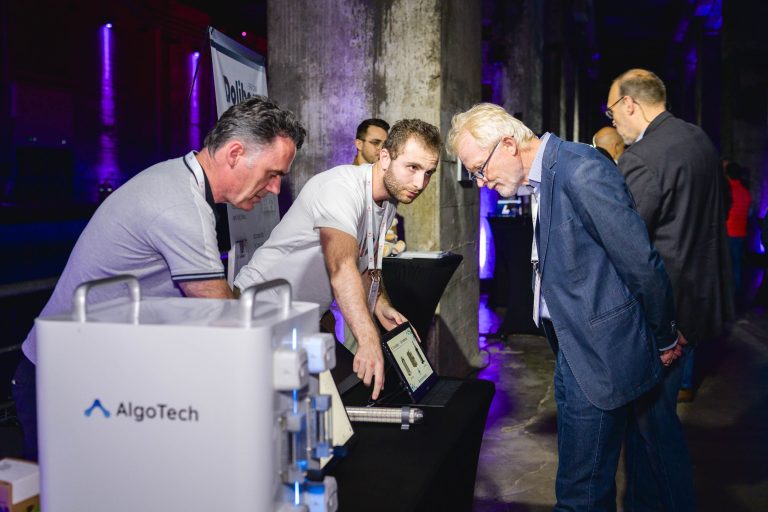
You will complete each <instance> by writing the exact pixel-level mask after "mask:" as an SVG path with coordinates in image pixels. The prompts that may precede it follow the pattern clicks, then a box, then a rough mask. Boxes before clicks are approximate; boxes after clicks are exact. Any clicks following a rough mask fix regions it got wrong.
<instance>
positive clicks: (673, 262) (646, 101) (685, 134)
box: [605, 69, 733, 510]
mask: <svg viewBox="0 0 768 512" xmlns="http://www.w3.org/2000/svg"><path fill="white" fill-rule="evenodd" d="M666 100H667V98H666V87H665V86H664V82H662V81H661V79H660V78H659V77H658V76H656V75H655V74H654V73H652V72H651V71H648V70H645V69H631V70H629V71H627V72H625V73H623V74H622V75H620V76H619V77H617V78H616V79H615V80H614V81H613V84H612V85H611V88H610V91H609V92H608V101H607V105H609V107H608V109H607V110H606V112H605V114H606V115H607V116H608V118H609V119H611V120H612V121H613V125H614V126H615V127H616V129H617V130H618V132H619V134H620V135H621V137H622V138H623V139H624V142H625V143H627V144H628V145H629V144H631V145H630V146H629V147H628V148H627V150H626V151H625V152H624V153H623V154H622V156H621V158H619V162H618V164H619V170H620V171H621V173H622V174H623V175H624V178H625V180H626V182H627V186H628V187H629V190H630V192H631V193H632V196H633V197H634V199H635V202H636V204H637V210H638V212H639V213H640V216H641V217H642V218H643V220H644V221H645V224H646V227H647V229H648V234H649V236H650V239H651V242H652V243H653V244H654V245H655V246H656V249H657V250H658V251H659V254H660V255H661V257H662V259H663V260H664V264H665V266H666V268H667V272H668V273H669V277H670V279H671V281H672V288H673V289H674V294H675V307H676V310H677V321H678V327H679V329H680V332H681V333H682V334H683V335H684V336H685V338H686V339H687V340H688V341H689V342H690V343H691V346H693V345H695V344H697V343H699V342H701V341H703V340H707V339H711V338H714V337H716V336H718V335H719V334H720V332H721V331H722V328H723V325H724V324H725V322H726V321H728V320H729V319H731V318H732V317H733V300H732V297H733V295H732V291H731V286H732V281H731V273H730V272H731V271H730V269H731V265H730V256H729V254H728V245H727V243H728V242H727V238H726V232H725V218H726V212H725V207H724V204H723V202H724V201H723V197H724V196H723V188H722V185H723V180H722V176H721V174H720V166H719V163H718V155H717V151H716V150H715V147H714V145H713V144H712V142H711V141H710V140H709V137H707V135H706V133H704V131H703V130H702V129H701V128H699V127H698V126H695V125H693V124H690V123H687V122H685V121H683V120H682V119H678V118H676V117H675V116H673V115H672V114H671V113H669V112H668V111H667V109H666ZM684 352H685V353H684V356H683V358H682V359H681V360H680V361H678V362H677V363H675V364H673V365H672V366H670V367H669V368H665V370H664V374H665V375H664V381H663V386H661V387H660V388H659V389H658V390H656V391H655V394H654V395H651V396H649V400H648V403H647V404H646V405H645V407H644V408H643V409H642V412H641V416H640V417H639V418H638V421H637V422H636V423H635V424H636V425H638V426H639V429H629V430H628V433H627V451H626V459H627V490H628V492H627V496H626V499H625V506H626V509H627V510H667V508H660V504H664V502H663V501H661V502H660V494H661V493H662V490H661V489H659V486H658V485H657V481H658V478H654V476H658V474H659V473H660V472H664V471H665V468H669V467H670V463H669V462H668V460H673V461H682V460H687V459H688V453H687V449H686V447H685V444H684V443H680V444H674V445H670V446H669V449H668V450H665V451H662V452H659V453H655V452H654V451H653V450H651V449H650V447H649V445H648V443H647V441H646V440H647V439H648V438H652V437H656V436H658V435H660V434H659V432H660V431H666V430H667V429H669V428H670V425H674V428H675V429H677V428H678V427H677V425H679V423H680V420H679V419H678V417H677V412H676V406H677V401H678V393H679V392H680V395H681V398H682V399H684V400H690V399H691V398H692V394H693V393H692V389H691V386H692V384H693V352H692V351H691V348H690V346H689V347H686V349H685V351H684ZM686 373H687V375H686ZM681 380H682V381H683V386H684V388H683V391H680V390H681ZM686 380H687V382H685V381H686ZM690 473H691V469H690V464H686V465H681V466H676V469H674V470H671V471H669V476H670V480H669V481H668V482H665V483H669V484H670V485H671V488H672V489H674V496H675V497H676V498H677V500H678V503H680V506H679V507H676V508H675V510H683V509H684V508H683V507H684V506H685V504H687V503H692V502H693V496H692V493H693V488H692V477H691V474H690ZM689 494H690V495H689Z"/></svg>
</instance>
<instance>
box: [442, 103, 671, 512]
mask: <svg viewBox="0 0 768 512" xmlns="http://www.w3.org/2000/svg"><path fill="white" fill-rule="evenodd" d="M448 147H449V149H450V150H451V151H452V152H453V153H455V154H457V155H458V156H459V158H460V159H461V161H462V162H463V163H464V165H465V167H466V168H467V169H469V171H470V173H471V174H472V176H473V178H474V180H475V182H476V183H477V184H478V186H481V187H488V188H490V189H493V190H496V191H497V192H499V193H500V194H501V195H502V196H505V197H509V196H511V195H513V194H515V193H516V192H517V190H518V188H520V187H528V188H529V189H530V191H531V196H532V203H531V204H532V211H533V223H534V244H533V247H532V248H531V249H530V250H531V262H532V264H533V277H534V307H533V320H534V322H535V323H536V325H540V324H541V325H542V326H543V328H544V332H545V333H546V335H547V339H548V341H549V343H550V345H551V347H552V348H553V350H554V351H555V354H556V364H555V375H554V381H555V401H556V402H557V423H558V427H557V428H558V454H559V465H558V471H557V481H556V485H555V487H556V495H557V504H556V506H555V510H560V511H565V510H594V511H603V510H605V511H608V510H616V485H615V478H616V469H617V466H618V461H619V453H620V451H621V445H622V441H623V438H624V431H625V429H626V427H627V423H628V422H629V421H631V419H632V418H633V416H632V414H631V411H632V409H633V407H635V404H636V403H637V400H638V399H639V398H640V397H642V396H643V394H645V393H647V392H648V391H649V390H651V389H653V388H654V386H656V385H657V383H658V382H659V380H660V379H661V376H662V372H663V368H664V366H666V365H669V364H672V362H673V361H674V360H675V359H676V358H677V357H679V356H680V354H681V351H680V348H679V347H678V346H677V338H678V333H677V329H676V326H675V322H674V305H673V297H672V289H671V286H670V283H669V278H668V277H667V274H666V272H665V271H664V264H663V262H662V261H661V258H660V257H659V255H658V254H657V253H656V250H655V249H654V248H653V246H652V245H651V244H650V242H649V240H648V233H647V231H646V229H645V225H644V224H643V221H642V219H641V218H640V216H639V215H638V214H637V212H636V211H635V209H634V207H633V203H632V198H631V197H630V195H629V192H628V191H627V187H626V185H625V183H624V180H623V179H622V177H621V175H620V174H619V173H618V172H616V167H615V166H614V165H613V164H612V163H611V162H610V161H608V160H607V159H606V158H603V157H602V156H600V155H599V154H598V153H597V151H596V150H595V149H594V148H592V147H590V146H587V145H585V144H576V143H572V142H566V141H563V140H561V139H559V138H558V137H557V136H555V135H553V134H550V133H546V134H544V136H543V137H541V139H539V138H537V137H536V136H535V135H534V134H533V132H532V131H531V130H530V129H529V128H528V127H526V126H525V125H524V124H523V123H521V122H520V121H519V120H517V119H515V118H514V117H512V116H511V115H509V114H508V113H507V112H506V111H505V110H504V109H503V108H501V107H499V106H497V105H492V104H487V103H486V104H480V105H476V106H474V107H473V108H471V109H470V110H468V111H467V112H464V113H461V114H457V115H456V116H454V118H453V122H452V127H451V132H450V133H449V135H448ZM518 250H522V251H526V250H529V249H528V248H526V247H520V248H518ZM664 435H666V436H669V437H670V438H672V439H673V440H674V439H677V437H678V433H676V432H665V433H664ZM679 435H682V433H679Z"/></svg>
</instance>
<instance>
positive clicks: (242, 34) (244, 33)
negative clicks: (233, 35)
mask: <svg viewBox="0 0 768 512" xmlns="http://www.w3.org/2000/svg"><path fill="white" fill-rule="evenodd" d="M240 35H241V36H243V37H245V36H247V35H248V32H246V31H245V30H243V31H242V32H240Z"/></svg>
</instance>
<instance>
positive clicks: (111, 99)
mask: <svg viewBox="0 0 768 512" xmlns="http://www.w3.org/2000/svg"><path fill="white" fill-rule="evenodd" d="M111 27H112V24H111V23H107V24H106V25H104V27H102V29H101V103H100V107H101V109H100V110H101V112H100V114H101V116H100V117H101V135H100V136H99V164H98V166H97V171H96V172H97V175H98V176H97V179H98V181H99V183H103V182H105V181H110V182H111V181H114V180H115V178H117V177H118V174H119V170H118V166H117V137H116V134H115V126H116V124H117V122H116V121H117V120H116V116H115V91H114V87H113V83H112V36H111V30H110V28H111ZM116 185H117V184H116V183H113V186H116Z"/></svg>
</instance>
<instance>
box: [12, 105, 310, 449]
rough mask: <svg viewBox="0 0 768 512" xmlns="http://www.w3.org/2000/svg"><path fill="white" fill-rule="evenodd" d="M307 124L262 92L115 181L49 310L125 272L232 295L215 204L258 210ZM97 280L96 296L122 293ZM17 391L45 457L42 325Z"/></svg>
mask: <svg viewBox="0 0 768 512" xmlns="http://www.w3.org/2000/svg"><path fill="white" fill-rule="evenodd" d="M304 136H305V130H304V128H303V127H302V126H301V123H299V121H298V120H297V119H296V117H295V116H294V114H293V113H291V112H290V111H287V110H282V109H280V108H279V107H278V106H277V105H276V104H275V103H273V102H272V101H271V100H269V99H268V98H265V97H263V96H256V97H253V98H250V99H248V100H246V101H244V102H243V103H240V104H238V105H235V106H233V107H231V108H229V110H227V111H226V112H225V113H224V114H223V115H222V116H221V118H220V119H219V120H218V121H217V123H216V125H215V126H214V128H213V129H212V130H211V131H210V132H209V133H208V135H207V136H206V137H205V141H204V146H205V147H204V148H203V149H202V150H201V151H200V152H194V151H191V152H189V153H188V154H187V155H185V156H184V157H181V158H175V159H173V160H167V161H165V162H161V163H159V164H156V165H153V166H152V167H150V168H148V169H146V170H144V171H142V172H140V173H139V174H137V175H136V176H134V177H133V178H131V179H130V180H128V181H127V182H126V183H125V184H124V185H122V186H121V187H119V188H118V189H117V190H115V191H114V192H113V193H112V194H111V195H110V196H109V197H107V199H106V200H105V201H104V203H102V204H101V206H99V208H98V209H97V210H96V213H94V214H93V217H92V218H91V220H90V221H89V222H88V225H87V226H86V227H85V229H84V230H83V232H82V234H81V235H80V237H79V238H78V240H77V243H76V244H75V247H74V248H73V249H72V254H71V255H70V256H69V260H68V261H67V265H66V267H65V268H64V271H63V272H62V274H61V277H60V278H59V281H58V282H57V283H56V288H55V289H54V290H53V294H52V295H51V298H50V299H49V300H48V303H47V304H46V305H45V307H44V308H43V311H42V312H41V313H40V316H48V315H54V314H59V313H63V312H67V311H71V310H72V296H73V293H74V290H75V288H77V286H78V285H80V284H81V283H83V282H86V281H93V280H95V279H101V278H105V277H111V276H116V275H124V274H128V275H132V276H134V277H136V278H137V279H138V280H139V286H140V287H141V293H142V296H144V297H212V298H231V297H233V294H232V290H231V289H230V287H229V285H228V284H227V282H226V280H225V277H224V267H223V265H222V263H221V257H220V254H219V250H218V244H217V241H216V220H215V218H216V210H215V208H214V206H215V204H216V203H229V204H231V205H232V206H235V207H237V208H240V209H242V210H246V211H248V210H251V209H253V207H254V205H255V204H256V203H258V202H259V201H261V199H262V198H264V197H265V196H266V195H267V194H269V193H272V194H277V193H279V192H280V180H281V178H282V176H284V175H286V174H287V173H288V172H289V170H290V168H291V164H292V162H293V159H294V157H295V155H296V151H297V150H298V149H299V148H300V147H301V145H302V143H303V141H304ZM124 293H125V290H123V289H121V288H120V287H118V286H114V285H112V286H105V287H101V288H97V289H94V290H93V292H92V293H90V294H89V295H88V301H89V302H102V301H106V300H110V299H112V298H115V297H118V296H121V295H122V294H124ZM22 351H23V352H24V354H23V355H22V358H21V361H20V362H19V366H18V368H17V370H16V374H15V376H14V380H13V397H14V400H15V402H16V410H17V413H18V417H19V420H20V421H21V424H22V428H23V432H24V456H25V458H28V459H31V460H37V429H36V425H37V415H36V403H35V402H36V396H35V373H36V371H35V365H36V364H37V351H36V334H35V328H34V327H33V328H32V330H31V331H30V332H29V334H28V335H27V338H26V339H25V340H24V343H23V345H22Z"/></svg>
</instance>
